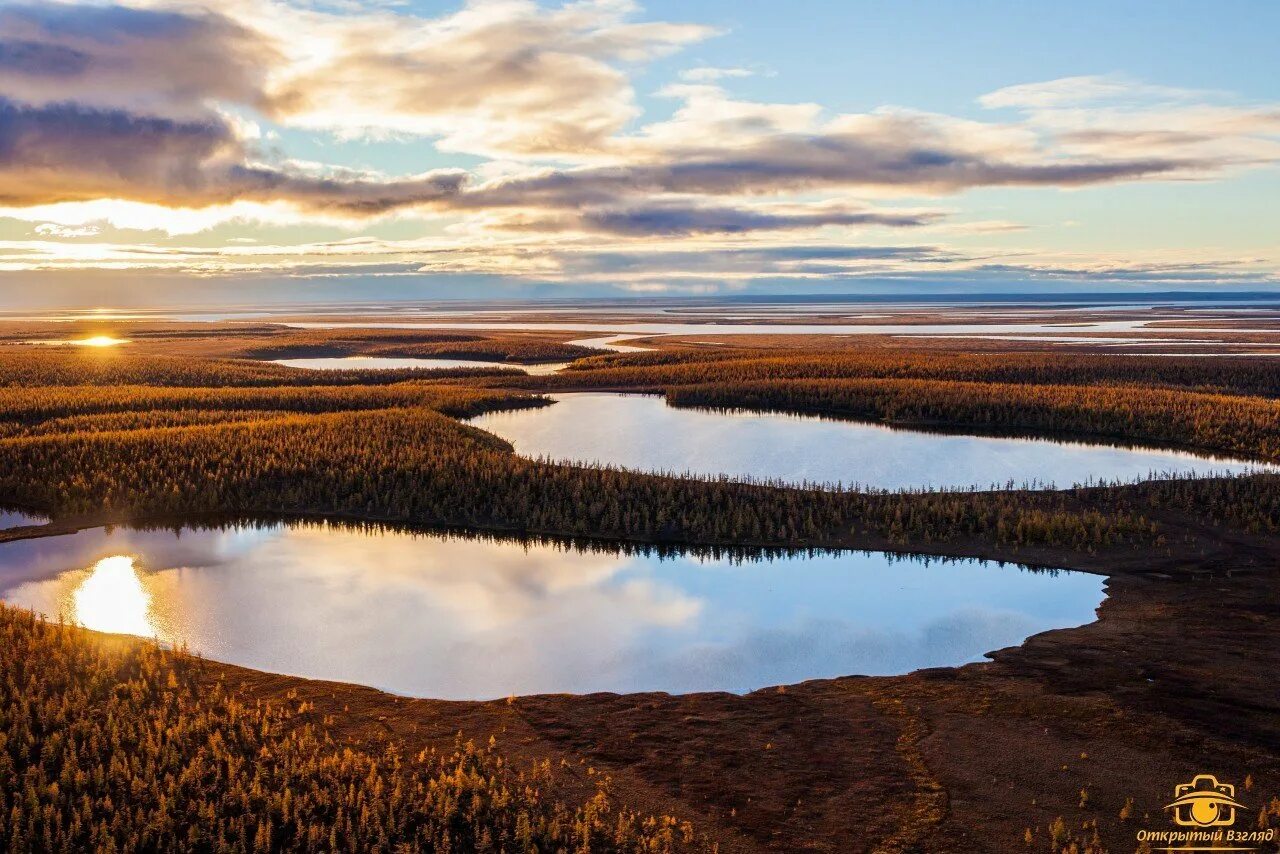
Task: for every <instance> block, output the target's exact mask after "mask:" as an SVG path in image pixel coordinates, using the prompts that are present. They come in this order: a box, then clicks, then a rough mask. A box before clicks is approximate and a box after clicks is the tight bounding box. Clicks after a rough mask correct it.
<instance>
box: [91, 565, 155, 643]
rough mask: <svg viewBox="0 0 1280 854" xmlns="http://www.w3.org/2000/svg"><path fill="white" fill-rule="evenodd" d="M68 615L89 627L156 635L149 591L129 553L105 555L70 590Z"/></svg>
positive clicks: (120, 632) (104, 630)
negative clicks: (69, 610)
mask: <svg viewBox="0 0 1280 854" xmlns="http://www.w3.org/2000/svg"><path fill="white" fill-rule="evenodd" d="M69 604H70V605H71V615H72V618H73V619H74V620H75V622H77V623H79V624H80V625H82V626H84V627H85V628H88V629H94V630H95V631H99V632H112V633H114V634H126V635H141V636H142V637H156V636H157V635H158V634H159V632H158V630H157V628H156V626H155V624H154V623H153V622H152V619H151V594H150V593H149V592H148V591H147V588H146V587H145V586H144V585H143V583H142V579H141V578H140V577H139V576H138V570H137V568H135V567H134V565H133V558H132V557H129V556H128V555H115V556H112V557H104V558H103V559H102V560H100V561H98V562H97V563H95V564H94V565H93V567H92V568H91V569H90V570H89V575H88V577H87V578H85V579H84V581H82V582H80V584H79V585H78V586H77V587H76V588H75V589H74V590H72V591H71V601H70V603H69Z"/></svg>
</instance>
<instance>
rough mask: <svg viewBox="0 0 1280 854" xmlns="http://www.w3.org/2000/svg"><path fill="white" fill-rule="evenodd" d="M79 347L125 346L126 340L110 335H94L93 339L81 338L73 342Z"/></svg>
mask: <svg viewBox="0 0 1280 854" xmlns="http://www.w3.org/2000/svg"><path fill="white" fill-rule="evenodd" d="M71 343H72V344H75V345H76V346H78V347H114V346H115V345H117V344H125V343H127V341H126V340H125V339H124V338H114V337H112V336H110V335H94V336H93V337H91V338H79V339H76V340H75V341H72V342H71Z"/></svg>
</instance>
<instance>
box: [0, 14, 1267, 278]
mask: <svg viewBox="0 0 1280 854" xmlns="http://www.w3.org/2000/svg"><path fill="white" fill-rule="evenodd" d="M413 8H414V7H412V6H405V5H400V4H398V3H396V2H382V0H376V2H360V0H323V1H322V0H314V2H301V0H299V1H298V2H286V0H221V2H218V3H212V2H203V0H132V2H114V3H113V2H111V0H95V2H83V3H69V2H54V3H26V4H25V5H24V4H22V3H17V4H14V3H3V2H2V0H0V215H2V216H7V217H12V218H14V219H15V220H19V221H20V224H21V230H19V231H17V232H16V233H17V234H18V235H20V236H23V237H31V236H32V232H33V231H34V232H35V234H34V237H35V238H36V239H37V242H39V244H40V245H39V246H38V247H37V251H36V252H34V253H28V254H32V255H33V256H34V257H38V258H40V259H44V260H42V262H41V263H44V262H45V261H47V262H48V263H50V264H56V263H59V262H58V260H57V246H58V241H59V240H66V241H68V242H75V247H74V249H75V251H74V252H73V251H71V249H70V248H69V247H68V249H67V252H66V256H67V257H66V258H65V259H63V260H65V261H66V263H68V264H79V265H83V264H90V263H94V262H95V261H96V262H100V263H103V264H112V265H121V266H127V265H128V264H130V263H135V264H136V263H140V262H139V261H138V259H139V258H141V257H144V256H145V258H146V259H147V260H146V263H148V264H156V265H163V266H165V267H166V268H169V269H196V270H200V271H216V270H219V269H221V270H233V269H244V268H255V269H257V268H261V269H270V268H272V265H275V268H276V269H296V268H301V267H303V266H306V265H307V264H308V263H310V262H309V261H308V260H307V259H305V258H297V257H293V256H294V255H295V254H296V253H302V252H306V253H314V254H315V255H319V256H322V257H323V258H324V259H325V260H324V264H325V267H326V269H340V268H341V267H342V265H343V264H350V265H352V266H357V265H366V266H367V265H373V264H375V263H377V264H380V265H384V266H379V267H378V268H377V270H376V273H377V274H378V275H384V274H385V275H397V274H400V273H401V272H403V271H412V270H427V271H433V272H434V271H441V270H444V271H451V272H452V271H462V272H480V273H485V274H502V275H513V276H526V277H531V278H543V277H545V278H548V279H554V280H574V279H579V278H584V277H590V276H601V275H614V274H616V275H617V276H619V277H620V278H621V279H622V280H626V281H630V282H632V283H633V284H638V285H643V286H646V287H647V286H649V285H652V284H656V282H657V279H658V278H659V277H661V276H664V275H666V276H671V277H688V278H690V279H705V280H712V279H714V278H715V277H716V276H717V275H720V276H723V277H724V279H725V280H726V281H735V280H741V279H745V278H749V277H751V276H753V275H755V276H761V277H763V276H781V277H798V278H799V277H818V276H824V275H825V276H844V275H850V276H853V275H864V274H868V273H870V272H873V271H874V272H880V273H886V274H889V273H892V274H904V275H906V274H912V273H918V272H919V271H921V270H925V269H935V268H938V267H939V266H948V267H949V268H954V269H962V270H967V271H973V270H976V269H978V268H979V267H980V266H981V265H983V264H990V265H991V266H990V267H989V268H988V270H989V272H991V273H992V274H999V275H1003V274H1004V273H1005V272H1009V273H1012V270H1013V269H1014V268H1019V269H1021V267H1020V265H1022V263H1023V260H1022V258H1020V257H1018V258H1010V257H1009V256H1008V255H1001V254H1000V253H998V252H995V251H993V250H991V249H990V248H973V249H972V250H968V249H967V250H966V251H963V252H957V251H949V250H946V249H945V247H940V246H928V245H925V244H927V243H928V242H929V240H937V239H941V237H942V236H944V235H951V236H953V237H956V238H957V239H959V235H961V234H962V233H963V235H964V240H965V243H966V245H969V244H971V243H973V242H975V241H977V240H979V239H982V237H983V236H984V235H988V236H989V239H991V240H992V241H999V240H1000V239H1001V237H1002V235H1003V233H1004V232H1010V231H1014V230H1016V229H1018V228H1019V227H1020V226H1018V225H1016V224H1015V223H1012V222H1009V221H1007V220H1006V219H1005V217H1006V215H1007V213H1006V212H1005V211H1003V210H1000V211H991V212H984V211H972V212H970V215H971V217H972V221H970V222H968V223H965V222H953V221H952V220H951V215H952V214H951V213H944V212H942V211H938V210H936V209H931V208H932V207H933V206H936V205H937V202H936V201H919V200H922V199H928V200H933V199H936V198H938V197H941V196H943V195H957V194H963V193H965V192H966V191H969V190H973V189H978V188H987V187H1025V188H1054V189H1057V188H1081V187H1089V186H1098V185H1109V184H1118V183H1124V182H1138V181H1153V180H1208V179H1212V178H1216V177H1218V176H1221V175H1226V174H1233V172H1234V171H1238V170H1242V169H1247V168H1257V167H1260V166H1264V165H1269V164H1274V163H1276V162H1280V105H1276V104H1265V103H1264V104H1247V103H1242V102H1240V101H1239V100H1238V99H1235V98H1232V97H1231V96H1229V95H1226V94H1224V93H1218V92H1209V91H1199V90H1187V89H1176V88H1171V87H1163V86H1158V85H1153V84H1149V83H1144V82H1141V81H1133V80H1128V79H1126V78H1122V77H1116V76H1082V77H1071V78H1062V79H1058V80H1050V81H1040V82H1028V83H1020V84H1018V85H1014V86H1008V87H1005V88H1002V89H999V90H997V91H994V92H991V93H988V94H986V95H982V96H981V97H979V98H978V105H979V106H980V107H981V108H983V109H984V110H989V111H991V112H979V113H978V115H979V116H980V118H972V117H969V118H961V117H959V116H955V115H946V114H941V113H926V112H920V111H914V110H910V109H906V108H903V107H897V106H883V107H880V108H877V109H873V110H870V111H867V112H860V113H843V114H833V113H832V112H830V111H829V110H827V109H826V108H825V107H824V106H823V105H822V104H819V103H813V102H805V101H798V102H794V103H771V102H767V101H755V100H750V99H747V98H743V97H736V96H733V95H730V94H729V93H727V92H726V91H725V90H724V89H723V88H722V87H721V85H720V84H721V83H723V82H725V81H729V80H737V79H741V78H744V77H746V76H748V75H750V74H751V73H752V72H751V71H750V70H749V67H733V66H728V67H709V66H702V67H694V68H689V69H687V70H685V71H683V72H681V73H680V74H679V79H678V80H677V81H675V82H673V83H672V84H671V85H668V86H666V87H665V88H663V89H661V90H660V92H659V95H660V96H661V97H665V98H669V99H671V100H672V101H673V102H674V106H675V109H674V110H673V111H672V112H671V114H670V115H669V116H663V117H660V118H656V119H650V120H648V121H646V119H645V116H644V115H642V113H641V111H640V103H641V102H640V101H639V99H638V97H637V94H636V91H635V84H634V81H635V80H636V79H639V78H638V76H637V69H638V66H639V65H640V64H642V63H647V62H649V61H651V60H653V59H654V58H655V57H660V56H663V55H666V54H669V53H671V52H673V51H677V50H679V49H681V48H682V47H684V46H687V45H689V44H692V43H695V42H697V41H699V40H701V39H705V38H708V37H710V36H712V35H714V34H715V30H714V29H712V28H710V27H706V26H702V25H698V24H685V23H673V22H667V21H657V20H648V19H646V18H645V17H644V15H643V13H642V12H641V10H640V9H638V8H637V7H636V6H635V5H634V4H633V3H631V2H628V0H582V2H570V3H565V4H561V5H540V4H538V3H536V2H533V0H483V2H481V0H476V2H469V3H466V4H465V5H463V6H462V7H461V8H460V9H458V10H457V11H453V12H449V13H437V14H435V15H426V14H423V13H420V12H414V11H412V10H413ZM291 131H292V132H291ZM301 135H305V136H307V137H309V140H308V141H309V142H311V143H313V145H312V152H314V151H316V150H320V151H328V152H332V159H331V161H330V162H322V163H315V162H303V161H300V160H297V159H293V158H291V157H290V156H289V152H288V150H287V149H288V147H289V146H291V145H296V144H297V143H296V140H297V139H298V138H299V136H301ZM353 136H357V137H359V136H363V137H371V138H391V139H396V140H401V141H405V142H406V145H405V147H404V148H403V150H402V152H401V153H399V154H398V159H399V160H401V162H405V163H407V164H409V165H406V166H404V167H402V168H403V170H404V171H405V172H408V173H409V174H399V175H396V174H385V173H382V172H376V171H373V170H369V169H363V168H355V167H354V166H352V165H351V164H352V163H353V162H359V159H360V157H361V156H362V155H361V154H359V151H360V149H358V148H356V147H355V146H352V145H349V144H346V143H348V142H349V141H350V140H349V139H348V138H349V137H353ZM418 153H421V154H422V157H423V160H422V161H420V162H421V163H423V164H424V165H423V166H422V167H418V166H416V165H414V162H413V160H412V159H411V158H412V157H413V156H414V155H416V154H418ZM308 156H309V157H311V158H313V159H320V158H322V157H324V155H317V154H314V153H309V154H308ZM477 161H478V162H477ZM442 163H445V164H448V163H456V164H458V166H457V167H456V168H431V169H428V171H420V172H414V171H413V170H414V169H417V168H422V169H427V167H428V166H432V167H434V166H439V165H440V164H442ZM888 197H892V198H895V199H901V198H904V197H906V198H910V199H913V200H915V201H913V203H912V204H913V207H912V208H907V207H906V206H905V205H904V206H902V207H891V206H889V205H888V204H887V203H885V202H884V201H883V199H885V198H888ZM24 210H25V211H26V213H23V211H24ZM1017 218H1018V217H1017V214H1016V212H1015V213H1013V214H1012V215H1009V219H1017ZM393 219H394V220H395V222H391V221H390V220H393ZM286 226H288V227H291V228H300V229H310V231H308V232H307V233H306V236H305V237H302V238H300V237H296V235H285V236H282V232H283V230H284V228H285V227H286ZM15 228H16V227H15ZM415 228H416V229H418V230H419V233H420V234H421V235H422V237H421V239H418V240H401V241H399V242H395V241H386V242H381V243H379V242H375V243H374V244H373V245H360V246H357V245H354V244H341V245H337V244H335V245H329V244H324V243H322V241H323V239H324V238H325V237H327V236H331V235H332V234H334V233H341V234H343V235H352V234H364V235H366V236H368V235H372V234H376V235H379V236H383V235H387V234H392V233H394V234H396V235H399V236H401V237H403V236H404V235H405V234H406V233H410V232H412V231H413V229H415ZM89 229H96V230H97V231H96V232H94V233H90V231H89ZM128 229H133V230H135V231H137V232H139V233H135V234H132V235H128V234H125V233H123V232H124V231H125V230H128ZM213 229H216V233H212V232H211V230H213ZM271 229H275V230H274V231H272V230H271ZM867 229H921V230H924V231H925V232H926V233H927V234H929V235H930V236H929V238H928V239H925V238H920V239H919V245H915V246H907V247H902V246H875V245H866V246H864V245H853V244H854V243H858V244H861V243H864V242H866V241H867V238H865V236H864V235H863V233H862V232H863V230H867ZM144 231H145V232H147V234H145V235H143V234H142V233H141V232H144ZM196 233H200V238H199V239H198V240H190V241H188V242H189V243H192V244H201V245H199V246H196V245H192V246H186V247H183V246H180V245H178V244H179V243H180V242H181V241H176V240H172V241H171V242H172V244H173V245H160V246H156V247H149V248H145V249H143V250H139V251H134V249H133V248H131V247H129V246H128V245H126V244H127V243H128V240H129V238H130V237H132V239H134V240H135V241H137V242H139V243H141V242H143V241H144V240H145V241H146V242H155V243H163V242H164V241H167V240H171V239H172V238H175V237H177V236H183V237H186V236H189V235H193V234H196ZM259 237H262V239H260V240H259V239H258V238H259ZM855 237H856V238H857V239H856V240H855ZM295 238H296V239H297V240H298V245H297V246H294V247H290V246H287V245H280V246H277V245H275V244H276V243H277V242H281V243H282V244H284V243H287V242H288V241H289V240H293V239H295ZM230 240H236V241H240V242H238V243H234V244H232V243H228V242H227V241H230ZM249 240H256V241H257V242H255V243H252V244H250V243H245V242H244V241H249ZM872 242H874V241H872ZM884 242H892V241H891V239H890V238H888V237H885V238H884ZM215 246H217V247H219V248H216V250H215V249H214V247H215ZM15 249H16V247H15ZM1025 251H1027V252H1030V253H1032V254H1033V255H1034V250H1033V249H1032V248H1028V249H1026V250H1025ZM375 253H381V257H380V260H378V261H376V262H375V261H374V260H373V259H372V258H371V256H372V255H373V254H375ZM1134 263H1136V264H1137V265H1138V267H1139V268H1140V269H1136V270H1135V272H1134V273H1133V275H1135V276H1137V275H1141V274H1143V273H1144V272H1145V273H1149V274H1151V275H1201V274H1202V273H1201V272H1200V271H1195V270H1189V269H1186V270H1181V271H1177V270H1168V271H1162V270H1159V269H1156V268H1154V267H1151V266H1149V265H1147V264H1146V263H1145V262H1143V261H1141V260H1139V261H1135V262H1134ZM1004 264H1008V265H1010V266H1009V270H1007V271H1006V270H1004V269H1003V268H1002V267H1001V266H1000V265H1004ZM184 265H185V266H184ZM753 265H754V267H753ZM1211 266H1212V265H1211ZM1033 268H1038V270H1039V272H1038V273H1036V272H1035V271H1034V270H1033ZM1026 269H1028V270H1032V273H1029V274H1036V275H1043V276H1046V277H1048V276H1055V275H1071V274H1072V273H1071V271H1072V270H1078V269H1080V267H1079V266H1078V265H1076V264H1075V263H1062V264H1059V263H1057V261H1056V260H1055V259H1053V258H1050V257H1048V256H1037V257H1036V258H1035V261H1034V263H1033V262H1028V266H1027V268H1026ZM1099 269H1101V270H1104V272H1102V273H1100V274H1099V275H1127V274H1126V273H1125V272H1124V267H1123V264H1118V263H1112V262H1108V263H1107V264H1103V265H1102V266H1101V267H1100V268H1099ZM1251 269H1256V268H1251ZM1221 270H1222V268H1221V267H1220V266H1213V267H1212V269H1211V270H1208V271H1206V272H1205V273H1203V274H1204V275H1212V274H1214V273H1215V272H1221ZM1105 271H1114V272H1105Z"/></svg>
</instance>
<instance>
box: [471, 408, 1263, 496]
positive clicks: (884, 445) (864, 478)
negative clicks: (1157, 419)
mask: <svg viewBox="0 0 1280 854" xmlns="http://www.w3.org/2000/svg"><path fill="white" fill-rule="evenodd" d="M552 397H554V398H555V399H556V401H557V403H556V404H555V405H554V406H546V407H542V408H538V409H525V410H519V411H508V412H493V413H489V414H486V415H482V416H479V417H478V418H474V419H472V420H471V421H470V423H471V424H473V425H475V426H476V427H480V428H482V429H484V430H488V431H489V432H491V433H495V434H497V435H498V436H501V437H502V438H504V439H506V440H507V441H509V442H511V443H512V444H513V445H514V446H515V449H516V451H517V452H518V453H520V454H523V455H524V456H527V457H546V458H550V459H552V460H556V461H568V462H575V463H604V464H609V465H614V466H621V467H624V468H630V469H636V470H641V471H665V472H678V473H684V472H690V473H693V474H701V475H720V474H724V475H729V476H730V477H735V478H745V477H752V478H761V479H763V478H775V479H780V480H785V481H789V482H793V483H799V482H801V481H809V482H819V483H828V482H830V483H834V482H837V481H839V482H841V483H843V484H844V485H846V486H849V485H853V484H859V485H862V486H866V487H874V488H877V489H908V488H926V487H928V488H970V487H976V488H980V489H986V488H988V487H991V486H992V485H994V484H998V485H1005V484H1007V483H1008V482H1010V481H1012V482H1013V483H1014V484H1015V485H1021V484H1024V483H1031V484H1033V485H1034V486H1036V487H1037V488H1046V487H1047V486H1049V485H1056V486H1058V487H1064V488H1065V487H1069V486H1071V485H1073V484H1076V483H1084V482H1087V481H1090V480H1094V481H1096V480H1099V479H1105V480H1121V481H1131V480H1137V479H1140V478H1145V477H1148V476H1150V475H1151V474H1153V473H1174V472H1177V473H1180V474H1191V473H1196V474H1209V473H1218V474H1221V473H1231V474H1236V473H1240V472H1245V471H1249V470H1253V469H1259V468H1266V466H1263V465H1262V464H1257V463H1246V462H1241V461H1238V460H1225V459H1217V458H1207V457H1200V456H1196V455H1194V454H1188V453H1182V452H1178V451H1163V450H1154V449H1150V448H1130V447H1118V446H1111V445H1105V444H1083V443H1080V442H1066V441H1054V440H1049V439H1019V438H1011V437H992V436H964V435H952V434H943V433H934V432H924V431H919V430H906V429H900V428H894V427H886V426H883V425H878V424H868V423H864V422H857V421H840V420H832V419H823V418H816V417H812V416H802V415H785V414H779V413H748V412H722V411H712V410H704V409H683V408H676V407H671V406H668V405H667V403H666V401H665V399H663V398H662V397H660V396H654V395H635V394H608V393H595V392H592V393H573V394H557V395H552ZM1271 468H1274V467H1271Z"/></svg>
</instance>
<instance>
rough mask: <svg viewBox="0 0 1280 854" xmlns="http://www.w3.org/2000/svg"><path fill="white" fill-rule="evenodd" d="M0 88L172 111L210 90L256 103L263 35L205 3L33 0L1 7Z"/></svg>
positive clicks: (272, 56) (199, 110) (201, 106)
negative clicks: (174, 6)
mask: <svg viewBox="0 0 1280 854" xmlns="http://www.w3.org/2000/svg"><path fill="white" fill-rule="evenodd" d="M0 34H2V35H0V93H3V94H4V95H5V96H7V97H8V98H10V99H14V100H18V101H22V102H24V103H27V104H58V103H64V102H66V101H75V102H77V103H80V104H87V105H93V106H96V107H101V108H107V107H114V108H118V109H125V110H135V111H140V112H145V113H152V114H160V115H166V116H171V117H176V116H184V117H188V118H190V117H193V116H199V115H203V114H204V113H205V111H206V109H207V102H209V101H210V100H219V101H226V102H233V103H239V104H247V105H250V106H257V107H260V106H262V105H263V104H264V91H263V87H264V86H265V82H266V75H267V73H268V71H269V69H270V67H271V66H272V64H273V63H275V62H278V61H279V59H280V56H279V54H278V53H277V52H276V50H275V48H274V47H273V46H272V44H271V43H270V41H269V40H268V39H267V38H265V37H264V36H263V35H262V34H261V33H258V32H256V31H254V30H253V29H251V28H249V27H246V26H244V25H242V24H240V23H238V22H237V21H234V20H232V19H231V18H228V17H226V16H225V15H222V14H219V13H218V12H216V11H213V10H212V9H203V8H198V7H195V8H186V9H183V10H181V11H179V10H165V9H141V8H132V7H129V6H120V5H106V6H100V5H87V4H81V3H75V4H73V3H56V2H55V3H41V4H39V5H15V6H8V5H6V6H3V7H0Z"/></svg>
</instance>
